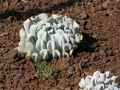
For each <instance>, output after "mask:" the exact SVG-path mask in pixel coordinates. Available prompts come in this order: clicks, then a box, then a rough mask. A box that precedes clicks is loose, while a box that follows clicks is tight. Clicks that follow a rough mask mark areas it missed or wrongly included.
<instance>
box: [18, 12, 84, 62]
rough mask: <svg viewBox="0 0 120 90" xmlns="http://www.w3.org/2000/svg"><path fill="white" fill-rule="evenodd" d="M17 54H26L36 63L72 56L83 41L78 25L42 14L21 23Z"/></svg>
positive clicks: (69, 20)
mask: <svg viewBox="0 0 120 90" xmlns="http://www.w3.org/2000/svg"><path fill="white" fill-rule="evenodd" d="M23 26H24V28H21V30H20V32H19V34H20V42H19V46H18V47H17V49H18V51H19V52H24V53H27V56H30V57H31V58H33V59H34V60H35V62H36V61H40V60H44V59H49V58H59V57H66V56H70V55H72V53H73V51H74V50H75V49H76V48H77V47H78V44H79V43H80V41H81V40H82V39H83V36H82V34H81V31H80V30H79V25H78V24H77V23H76V22H75V21H74V20H72V19H71V18H67V16H64V17H62V15H58V14H52V16H51V17H48V16H47V14H45V13H42V14H39V15H37V16H35V17H30V18H29V19H27V20H26V21H25V22H24V23H23Z"/></svg>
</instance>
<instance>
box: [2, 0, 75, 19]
mask: <svg viewBox="0 0 120 90" xmlns="http://www.w3.org/2000/svg"><path fill="white" fill-rule="evenodd" d="M74 3H75V1H72V0H68V1H67V2H66V3H59V4H57V5H54V6H53V7H48V8H45V9H42V8H41V6H40V7H37V8H33V9H29V10H26V11H23V10H16V9H12V10H9V9H6V10H5V11H4V12H0V19H7V18H8V17H9V16H12V17H16V19H17V20H21V19H22V20H24V19H26V18H29V17H31V16H34V15H37V14H40V13H51V11H52V10H55V11H58V10H59V9H61V8H66V7H68V6H70V5H73V4H74Z"/></svg>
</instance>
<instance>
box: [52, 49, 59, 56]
mask: <svg viewBox="0 0 120 90" xmlns="http://www.w3.org/2000/svg"><path fill="white" fill-rule="evenodd" d="M52 56H53V58H58V57H61V54H60V52H59V51H58V50H57V49H55V50H53V51H52Z"/></svg>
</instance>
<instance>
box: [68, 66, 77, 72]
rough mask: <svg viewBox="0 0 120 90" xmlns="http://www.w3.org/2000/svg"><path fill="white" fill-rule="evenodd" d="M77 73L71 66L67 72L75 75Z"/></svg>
mask: <svg viewBox="0 0 120 90" xmlns="http://www.w3.org/2000/svg"><path fill="white" fill-rule="evenodd" d="M74 71H75V68H74V67H73V66H69V67H68V70H67V72H68V73H73V72H74Z"/></svg>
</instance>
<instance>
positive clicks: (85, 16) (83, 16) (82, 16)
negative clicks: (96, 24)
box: [81, 11, 88, 19]
mask: <svg viewBox="0 0 120 90" xmlns="http://www.w3.org/2000/svg"><path fill="white" fill-rule="evenodd" d="M87 17H88V15H87V13H86V12H84V11H83V12H82V13H81V19H86V18H87Z"/></svg>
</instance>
